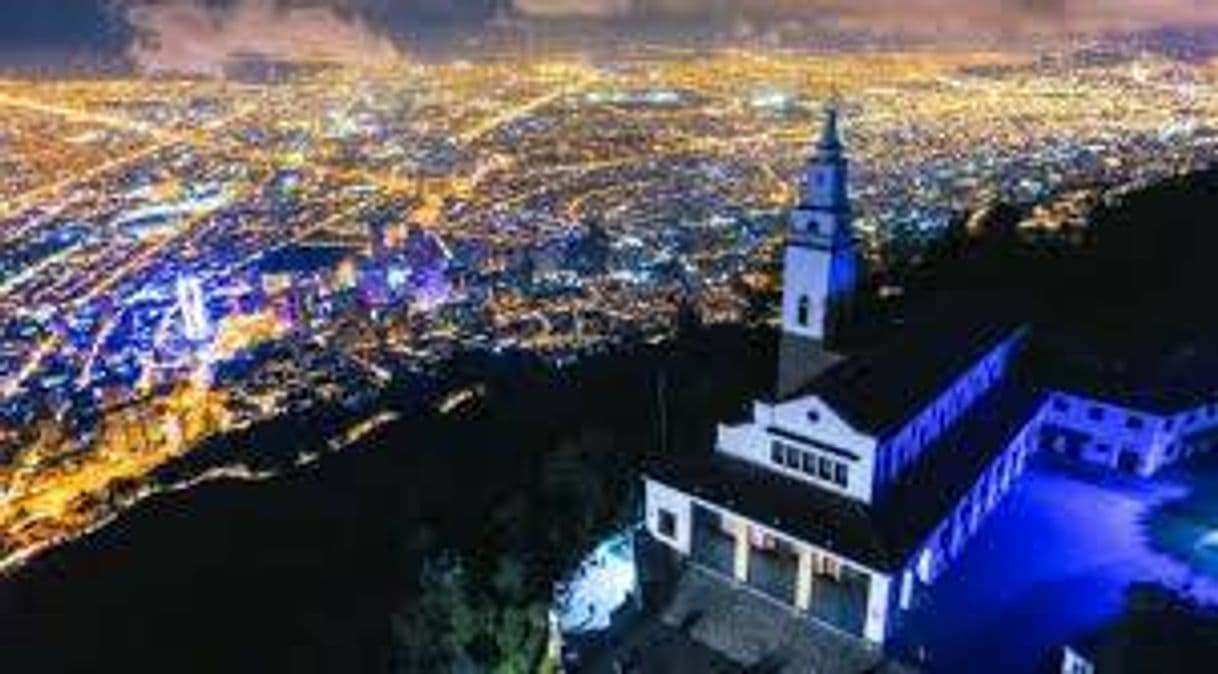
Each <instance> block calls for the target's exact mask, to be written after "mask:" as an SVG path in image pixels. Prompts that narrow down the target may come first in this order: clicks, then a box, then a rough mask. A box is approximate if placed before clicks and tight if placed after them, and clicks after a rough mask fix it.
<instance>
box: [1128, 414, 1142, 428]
mask: <svg viewBox="0 0 1218 674" xmlns="http://www.w3.org/2000/svg"><path fill="white" fill-rule="evenodd" d="M1145 425H1146V422H1145V421H1143V420H1142V417H1139V416H1135V415H1132V414H1131V415H1129V418H1128V419H1126V420H1125V428H1128V429H1130V430H1134V431H1136V430H1138V429H1139V428H1142V427H1143V426H1145Z"/></svg>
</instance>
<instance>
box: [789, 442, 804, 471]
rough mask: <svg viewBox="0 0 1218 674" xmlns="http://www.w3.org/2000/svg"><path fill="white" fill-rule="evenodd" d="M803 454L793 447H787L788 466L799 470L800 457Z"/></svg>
mask: <svg viewBox="0 0 1218 674" xmlns="http://www.w3.org/2000/svg"><path fill="white" fill-rule="evenodd" d="M800 454H801V452H800V451H799V450H798V449H796V448H794V447H791V446H789V445H788V446H787V466H789V467H791V468H794V469H795V470H799V455H800Z"/></svg>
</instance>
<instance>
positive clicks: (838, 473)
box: [833, 463, 850, 487]
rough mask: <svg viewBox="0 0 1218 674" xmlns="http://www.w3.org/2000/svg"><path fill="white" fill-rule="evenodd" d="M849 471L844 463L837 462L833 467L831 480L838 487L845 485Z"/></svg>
mask: <svg viewBox="0 0 1218 674" xmlns="http://www.w3.org/2000/svg"><path fill="white" fill-rule="evenodd" d="M849 476H850V471H849V469H848V468H847V467H846V464H844V463H838V464H837V465H836V466H834V467H833V482H834V483H836V484H837V485H838V486H839V487H845V486H846V484H847V482H848V481H849Z"/></svg>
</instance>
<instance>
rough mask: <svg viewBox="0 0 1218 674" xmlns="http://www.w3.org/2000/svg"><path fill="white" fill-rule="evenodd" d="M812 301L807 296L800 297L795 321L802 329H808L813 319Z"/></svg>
mask: <svg viewBox="0 0 1218 674" xmlns="http://www.w3.org/2000/svg"><path fill="white" fill-rule="evenodd" d="M811 315H812V300H811V299H810V298H809V297H808V296H807V295H800V296H799V307H798V308H797V309H796V316H795V320H796V321H797V322H798V323H799V325H800V326H802V327H807V325H808V321H809V320H811V318H812V316H811Z"/></svg>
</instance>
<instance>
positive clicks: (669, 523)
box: [656, 508, 677, 538]
mask: <svg viewBox="0 0 1218 674" xmlns="http://www.w3.org/2000/svg"><path fill="white" fill-rule="evenodd" d="M656 529H658V530H659V532H660V535H661V536H663V537H665V538H676V537H677V516H676V515H674V514H673V513H672V512H670V511H668V510H665V509H663V508H660V512H659V517H658V521H657V522H656Z"/></svg>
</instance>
